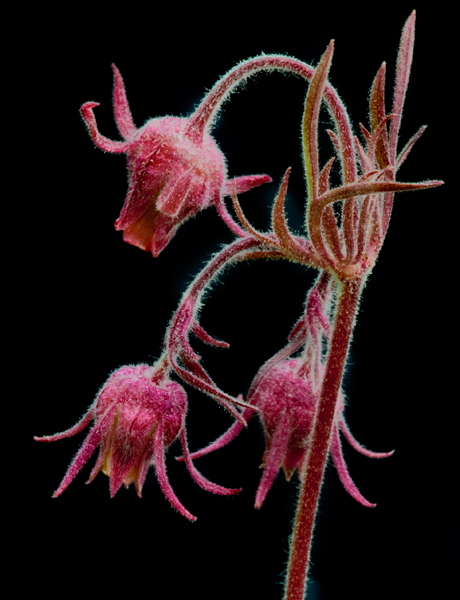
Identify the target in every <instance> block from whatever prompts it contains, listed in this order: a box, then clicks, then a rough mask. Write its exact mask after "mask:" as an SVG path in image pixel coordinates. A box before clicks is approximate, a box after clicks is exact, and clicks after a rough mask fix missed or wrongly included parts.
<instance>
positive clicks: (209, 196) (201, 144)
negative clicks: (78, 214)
mask: <svg viewBox="0 0 460 600" xmlns="http://www.w3.org/2000/svg"><path fill="white" fill-rule="evenodd" d="M112 67H113V71H114V77H115V83H114V94H113V105H114V112H115V120H116V123H117V126H118V129H119V131H120V133H121V135H122V136H123V138H124V141H123V142H116V141H112V140H109V139H107V138H106V137H104V136H102V135H101V134H100V133H99V131H98V129H97V126H96V120H95V117H94V112H93V109H94V107H95V106H98V103H97V102H86V103H85V104H84V105H83V106H82V107H81V114H82V116H83V119H84V120H85V122H86V124H87V126H88V129H89V132H90V135H91V137H92V138H93V140H94V142H95V144H96V145H97V146H98V147H99V148H101V149H102V150H106V151H107V152H115V153H119V152H124V153H126V155H127V160H128V171H129V185H128V194H127V196H126V199H125V204H124V206H123V209H122V211H121V214H120V217H119V218H118V219H117V221H116V222H115V228H116V229H117V230H118V231H123V239H124V240H125V241H126V242H128V243H130V244H133V245H134V246H138V247H139V248H142V250H146V251H151V252H152V254H153V256H158V254H159V253H160V252H161V251H162V250H163V248H164V247H165V246H166V245H167V244H168V242H169V241H170V240H171V238H172V237H173V236H174V234H175V232H176V230H177V228H178V227H179V225H180V224H181V223H183V222H184V221H185V220H186V219H188V218H190V217H193V216H194V215H196V214H197V213H198V212H199V211H200V210H202V209H204V208H207V207H209V206H211V205H213V204H216V205H218V206H219V207H220V208H221V209H222V210H224V207H223V205H222V196H224V195H230V193H231V187H230V186H231V185H233V182H231V183H229V182H228V181H227V166H226V162H225V157H224V155H223V153H222V151H221V150H220V149H219V147H218V146H217V144H216V142H215V141H214V139H213V138H212V136H211V135H210V133H209V132H208V131H207V130H205V123H203V124H202V126H201V127H192V125H193V123H194V121H193V120H192V119H191V118H183V117H162V118H155V119H150V120H149V121H147V123H146V124H145V125H144V126H143V127H141V128H140V129H137V128H136V127H135V125H134V122H133V119H132V116H131V111H130V109H129V105H128V101H127V98H126V93H125V87H124V83H123V80H122V77H121V75H120V72H119V71H118V69H117V68H116V67H115V65H112ZM269 181H271V178H270V177H268V176H267V175H254V176H246V177H240V178H238V179H237V180H236V186H237V189H238V190H239V191H240V192H244V191H246V190H248V189H250V188H252V187H255V186H258V185H261V184H262V183H266V182H269Z"/></svg>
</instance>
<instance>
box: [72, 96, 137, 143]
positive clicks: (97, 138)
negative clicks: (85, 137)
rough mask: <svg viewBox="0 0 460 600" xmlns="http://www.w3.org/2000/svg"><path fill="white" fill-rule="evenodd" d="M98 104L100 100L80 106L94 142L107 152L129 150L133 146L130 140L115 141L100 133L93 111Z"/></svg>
mask: <svg viewBox="0 0 460 600" xmlns="http://www.w3.org/2000/svg"><path fill="white" fill-rule="evenodd" d="M96 106H99V102H85V104H83V106H82V107H81V108H80V112H81V116H82V117H83V120H84V121H85V123H86V125H87V127H88V130H89V133H90V136H91V137H92V138H93V142H94V143H95V144H96V146H97V147H98V148H100V149H101V150H105V151H106V152H112V153H120V152H126V151H127V150H129V148H130V146H131V145H130V143H129V142H114V141H113V140H109V138H106V137H105V136H103V135H101V134H100V133H99V130H98V128H97V125H96V118H95V116H94V111H93V108H95V107H96Z"/></svg>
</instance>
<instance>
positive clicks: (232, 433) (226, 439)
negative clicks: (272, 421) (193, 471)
mask: <svg viewBox="0 0 460 600" xmlns="http://www.w3.org/2000/svg"><path fill="white" fill-rule="evenodd" d="M238 398H242V396H241V395H239V396H238ZM253 414H254V410H253V409H252V408H246V409H245V410H244V412H243V414H242V415H241V416H242V418H243V419H244V420H245V421H246V422H247V421H249V419H250V418H251V416H252V415H253ZM243 429H244V425H243V424H242V423H241V422H240V421H235V422H234V423H233V425H231V426H230V427H229V429H227V431H226V432H225V433H223V434H222V435H221V436H220V437H218V438H217V439H216V440H214V441H213V442H211V443H210V444H208V445H207V446H205V447H204V448H201V449H200V450H197V451H196V452H192V453H191V454H190V458H192V459H193V460H195V458H200V456H205V455H206V454H209V453H210V452H215V451H216V450H220V448H223V447H224V446H226V445H227V444H229V443H230V442H231V441H233V440H234V439H235V438H236V437H237V436H238V435H239V434H240V433H241V432H242V431H243ZM176 460H178V461H180V462H182V461H183V460H185V459H184V457H183V456H176Z"/></svg>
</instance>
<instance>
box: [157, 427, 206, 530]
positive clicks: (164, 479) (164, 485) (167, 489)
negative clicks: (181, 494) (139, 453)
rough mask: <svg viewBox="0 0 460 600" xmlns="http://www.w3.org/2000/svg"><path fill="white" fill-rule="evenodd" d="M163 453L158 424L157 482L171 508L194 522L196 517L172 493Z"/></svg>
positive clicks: (161, 428)
mask: <svg viewBox="0 0 460 600" xmlns="http://www.w3.org/2000/svg"><path fill="white" fill-rule="evenodd" d="M165 451H166V448H165V443H164V439H163V424H162V423H161V422H160V423H159V424H158V427H157V431H156V434H155V470H156V473H157V477H158V482H159V484H160V487H161V489H162V491H163V494H164V495H165V496H166V498H167V499H168V500H169V502H170V503H171V504H172V506H173V507H174V508H175V509H176V510H177V511H178V512H179V513H180V514H181V515H182V516H184V517H185V518H186V519H189V520H190V521H196V517H194V516H193V515H192V513H190V512H189V511H188V510H187V509H186V508H185V507H184V506H182V504H181V503H180V502H179V499H178V498H177V496H176V494H175V493H174V492H173V489H172V487H171V484H170V483H169V480H168V476H167V474H166V464H165Z"/></svg>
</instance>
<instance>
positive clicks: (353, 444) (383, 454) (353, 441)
mask: <svg viewBox="0 0 460 600" xmlns="http://www.w3.org/2000/svg"><path fill="white" fill-rule="evenodd" d="M339 425H340V430H341V431H342V433H343V435H344V436H345V438H346V440H347V442H348V443H349V444H350V446H351V447H352V448H354V449H355V450H356V451H357V452H359V453H360V454H363V455H364V456H367V457H369V458H388V457H389V456H392V454H393V453H394V450H391V452H373V451H372V450H368V449H367V448H365V447H364V446H362V445H361V444H360V443H359V442H358V441H357V440H356V439H355V438H354V437H353V435H352V433H351V431H350V429H349V427H348V425H347V423H346V421H345V419H344V418H343V417H342V418H341V419H340V421H339Z"/></svg>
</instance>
